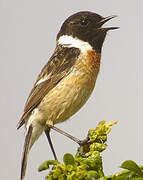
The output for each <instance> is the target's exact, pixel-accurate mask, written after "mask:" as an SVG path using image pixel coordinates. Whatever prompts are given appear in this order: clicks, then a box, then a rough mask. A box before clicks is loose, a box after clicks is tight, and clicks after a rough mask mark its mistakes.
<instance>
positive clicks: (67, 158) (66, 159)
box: [63, 153, 75, 165]
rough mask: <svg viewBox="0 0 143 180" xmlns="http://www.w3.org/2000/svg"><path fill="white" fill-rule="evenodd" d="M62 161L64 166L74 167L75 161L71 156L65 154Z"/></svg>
mask: <svg viewBox="0 0 143 180" xmlns="http://www.w3.org/2000/svg"><path fill="white" fill-rule="evenodd" d="M63 161H64V163H65V165H68V164H71V165H74V164H75V159H74V157H73V155H72V154H70V153H66V154H65V155H64V157H63Z"/></svg>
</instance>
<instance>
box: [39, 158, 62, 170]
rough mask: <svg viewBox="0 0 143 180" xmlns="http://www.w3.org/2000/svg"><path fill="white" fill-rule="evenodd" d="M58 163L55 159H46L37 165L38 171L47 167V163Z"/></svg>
mask: <svg viewBox="0 0 143 180" xmlns="http://www.w3.org/2000/svg"><path fill="white" fill-rule="evenodd" d="M58 163H59V162H58V161H57V160H48V161H45V162H44V163H42V164H41V165H40V166H39V168H38V171H43V170H46V169H49V165H56V164H58Z"/></svg>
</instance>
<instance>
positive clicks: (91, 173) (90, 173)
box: [86, 170, 99, 180]
mask: <svg viewBox="0 0 143 180" xmlns="http://www.w3.org/2000/svg"><path fill="white" fill-rule="evenodd" d="M94 178H96V179H97V178H99V174H98V173H97V172H96V171H93V170H91V171H88V173H87V175H86V180H92V179H94Z"/></svg>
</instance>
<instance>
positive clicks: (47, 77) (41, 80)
mask: <svg viewBox="0 0 143 180" xmlns="http://www.w3.org/2000/svg"><path fill="white" fill-rule="evenodd" d="M50 77H51V73H50V74H48V76H45V77H43V78H41V79H40V80H39V81H37V82H36V84H35V86H37V85H39V84H40V83H42V82H44V81H46V80H48V79H49V78H50Z"/></svg>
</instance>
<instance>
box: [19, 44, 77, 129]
mask: <svg viewBox="0 0 143 180" xmlns="http://www.w3.org/2000/svg"><path fill="white" fill-rule="evenodd" d="M79 53H80V50H79V49H77V48H74V47H72V48H67V47H63V46H57V48H56V49H55V52H54V54H53V56H52V57H51V58H50V60H49V62H48V63H47V64H46V65H45V66H44V68H43V69H42V71H41V73H40V74H39V76H38V78H37V80H36V82H35V84H34V87H33V89H32V91H31V93H30V95H29V97H28V99H27V102H26V104H25V108H24V113H23V115H22V117H21V119H20V121H19V123H18V126H17V128H18V129H19V128H20V127H21V126H22V125H23V124H24V123H25V118H27V117H28V116H29V114H30V113H31V112H32V110H33V109H34V108H35V107H36V106H37V105H38V104H39V103H40V102H41V100H42V99H43V98H44V96H45V95H46V94H47V93H48V92H49V91H50V90H51V89H53V88H54V87H55V86H56V85H57V84H58V83H59V82H60V81H61V80H62V79H63V78H64V77H65V76H66V75H67V74H68V73H69V72H70V71H71V69H72V67H73V66H74V63H75V61H76V60H77V58H78V56H79ZM41 79H45V80H44V81H41V83H40V80H41ZM38 81H39V83H37V82H38Z"/></svg>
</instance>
